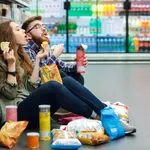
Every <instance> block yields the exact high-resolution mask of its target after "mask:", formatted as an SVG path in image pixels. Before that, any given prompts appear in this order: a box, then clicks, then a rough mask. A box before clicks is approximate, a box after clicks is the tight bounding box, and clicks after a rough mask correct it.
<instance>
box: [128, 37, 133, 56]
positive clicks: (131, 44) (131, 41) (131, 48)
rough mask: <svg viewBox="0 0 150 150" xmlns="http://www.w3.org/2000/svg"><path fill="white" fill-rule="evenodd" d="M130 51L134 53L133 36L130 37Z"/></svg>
mask: <svg viewBox="0 0 150 150" xmlns="http://www.w3.org/2000/svg"><path fill="white" fill-rule="evenodd" d="M129 53H134V42H133V37H129Z"/></svg>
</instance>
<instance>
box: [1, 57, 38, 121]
mask: <svg viewBox="0 0 150 150" xmlns="http://www.w3.org/2000/svg"><path fill="white" fill-rule="evenodd" d="M18 68H19V70H20V73H21V76H22V80H23V83H22V85H21V86H18V84H13V83H10V82H8V81H7V70H8V69H7V65H6V63H5V62H4V59H3V57H2V56H0V118H1V119H0V120H1V121H2V122H4V121H5V120H6V110H5V106H7V105H18V104H19V103H20V102H22V101H23V100H24V99H25V98H27V97H28V96H29V95H30V93H31V92H32V91H33V90H34V89H35V88H37V87H38V85H39V83H40V80H38V81H37V82H36V83H33V82H32V81H31V79H30V77H29V76H24V70H23V68H22V67H21V66H20V65H19V64H18Z"/></svg>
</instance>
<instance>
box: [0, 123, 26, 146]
mask: <svg viewBox="0 0 150 150" xmlns="http://www.w3.org/2000/svg"><path fill="white" fill-rule="evenodd" d="M27 125H28V122H27V121H19V122H6V123H5V125H4V126H3V127H2V128H1V130H0V145H1V146H5V147H7V148H13V147H14V146H15V145H16V143H17V140H18V138H19V137H20V135H21V133H22V132H23V130H24V129H25V128H26V127H27Z"/></svg>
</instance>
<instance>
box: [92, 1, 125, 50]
mask: <svg viewBox="0 0 150 150" xmlns="http://www.w3.org/2000/svg"><path fill="white" fill-rule="evenodd" d="M122 10H123V1H115V0H113V1H112V0H110V1H100V0H99V1H98V5H97V10H95V11H96V13H97V16H98V17H97V33H98V37H97V45H98V52H99V53H125V52H126V50H125V16H122V15H120V12H122Z"/></svg>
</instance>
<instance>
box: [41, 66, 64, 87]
mask: <svg viewBox="0 0 150 150" xmlns="http://www.w3.org/2000/svg"><path fill="white" fill-rule="evenodd" d="M40 75H41V79H42V84H44V83H46V82H48V81H51V80H55V81H57V82H59V83H61V84H62V79H61V76H60V73H59V70H58V67H57V65H56V64H51V65H45V66H43V67H42V68H41V71H40Z"/></svg>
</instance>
